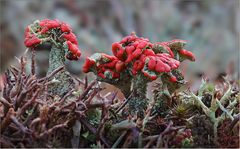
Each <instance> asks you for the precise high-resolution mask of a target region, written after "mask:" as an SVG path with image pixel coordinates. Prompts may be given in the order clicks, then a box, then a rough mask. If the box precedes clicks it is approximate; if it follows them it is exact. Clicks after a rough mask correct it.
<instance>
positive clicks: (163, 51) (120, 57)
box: [85, 34, 195, 82]
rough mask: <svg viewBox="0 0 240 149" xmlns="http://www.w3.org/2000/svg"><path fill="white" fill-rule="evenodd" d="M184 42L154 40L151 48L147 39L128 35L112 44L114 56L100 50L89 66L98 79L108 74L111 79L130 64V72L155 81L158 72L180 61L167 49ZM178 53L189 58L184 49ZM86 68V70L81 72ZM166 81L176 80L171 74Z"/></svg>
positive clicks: (165, 71) (165, 70)
mask: <svg viewBox="0 0 240 149" xmlns="http://www.w3.org/2000/svg"><path fill="white" fill-rule="evenodd" d="M185 43H186V41H183V40H172V41H170V42H161V43H156V44H157V46H158V47H154V46H153V44H152V43H151V42H150V41H149V40H148V39H146V38H142V37H137V36H136V35H135V34H131V35H129V36H126V37H124V38H123V39H122V40H121V41H120V42H115V43H113V44H112V52H113V55H114V56H109V55H106V54H105V55H104V54H103V53H101V58H100V59H99V56H94V58H96V59H95V61H96V63H97V64H98V65H97V66H96V67H94V66H93V65H92V67H94V68H95V69H96V71H97V73H98V76H100V77H102V78H106V77H107V76H106V75H109V73H110V74H111V76H112V78H118V77H120V74H119V73H121V72H124V73H125V72H128V71H124V69H126V67H130V69H129V68H128V69H126V70H131V71H132V75H136V74H138V73H139V72H141V73H143V75H144V76H146V77H147V78H149V79H151V80H155V79H157V75H158V74H160V73H169V72H170V71H172V70H173V69H177V68H178V67H179V65H180V62H179V61H178V60H176V59H174V54H173V52H172V49H171V48H173V49H174V50H176V49H178V50H179V48H181V47H183V46H184V45H185ZM156 44H155V45H156ZM153 48H155V49H153ZM180 51H181V50H180ZM155 52H156V53H155ZM180 54H184V55H185V56H188V57H191V55H190V53H189V52H185V51H184V50H183V51H181V52H180ZM191 58H192V59H195V58H193V57H191ZM94 65H96V64H94ZM88 71H89V69H87V71H85V72H88ZM104 75H105V76H104ZM170 81H172V82H176V81H177V79H176V77H172V78H171V80H170Z"/></svg>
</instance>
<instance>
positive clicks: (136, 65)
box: [132, 60, 144, 75]
mask: <svg viewBox="0 0 240 149" xmlns="http://www.w3.org/2000/svg"><path fill="white" fill-rule="evenodd" d="M143 66H144V63H143V62H141V61H140V60H136V61H135V62H134V64H133V68H132V73H133V74H134V75H135V74H136V73H137V72H138V71H140V70H141V69H142V68H143Z"/></svg>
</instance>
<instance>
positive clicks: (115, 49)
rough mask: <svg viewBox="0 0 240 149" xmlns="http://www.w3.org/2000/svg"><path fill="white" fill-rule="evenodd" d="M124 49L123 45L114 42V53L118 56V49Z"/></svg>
mask: <svg viewBox="0 0 240 149" xmlns="http://www.w3.org/2000/svg"><path fill="white" fill-rule="evenodd" d="M121 49H122V46H121V45H120V44H119V43H117V42H115V43H113V44H112V52H113V55H114V56H116V57H117V54H118V51H119V50H121Z"/></svg>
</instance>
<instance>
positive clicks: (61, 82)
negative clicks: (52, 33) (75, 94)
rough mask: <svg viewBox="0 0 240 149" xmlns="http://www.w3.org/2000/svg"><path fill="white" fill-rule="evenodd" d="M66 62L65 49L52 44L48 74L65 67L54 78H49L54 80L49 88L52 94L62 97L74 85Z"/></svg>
mask: <svg viewBox="0 0 240 149" xmlns="http://www.w3.org/2000/svg"><path fill="white" fill-rule="evenodd" d="M64 62H65V51H64V50H63V49H60V48H57V47H55V46H52V48H51V51H50V54H49V69H48V72H47V74H50V73H52V72H53V71H54V70H56V69H57V68H59V67H62V66H63V67H64V70H63V71H62V72H61V73H59V74H57V75H55V76H53V77H52V78H49V79H50V80H52V81H53V83H52V84H50V85H49V86H48V90H49V92H50V94H52V95H58V96H60V97H62V96H63V95H65V94H66V93H67V92H68V91H70V90H71V89H72V88H73V86H74V84H73V79H72V78H71V75H70V73H69V72H68V71H66V68H65V64H64Z"/></svg>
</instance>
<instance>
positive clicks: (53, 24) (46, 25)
mask: <svg viewBox="0 0 240 149" xmlns="http://www.w3.org/2000/svg"><path fill="white" fill-rule="evenodd" d="M39 25H40V26H41V27H42V30H41V33H42V34H44V33H46V32H47V31H48V30H50V29H54V28H58V27H60V25H61V23H60V22H59V21H58V20H49V19H46V20H42V21H40V23H39Z"/></svg>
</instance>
